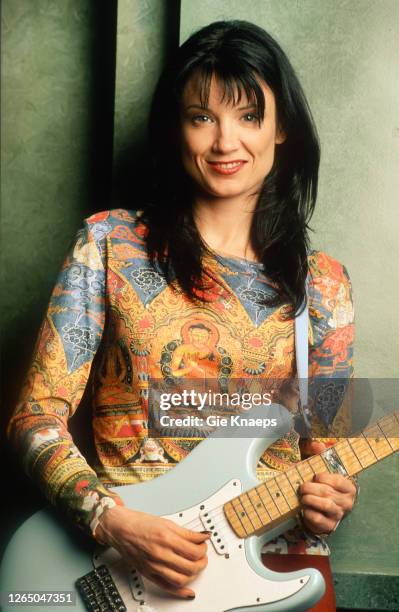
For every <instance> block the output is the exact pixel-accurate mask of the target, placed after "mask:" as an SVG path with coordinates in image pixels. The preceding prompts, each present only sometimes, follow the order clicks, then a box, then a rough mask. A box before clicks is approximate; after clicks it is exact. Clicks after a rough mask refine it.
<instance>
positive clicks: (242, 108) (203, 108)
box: [185, 104, 256, 111]
mask: <svg viewBox="0 0 399 612" xmlns="http://www.w3.org/2000/svg"><path fill="white" fill-rule="evenodd" d="M190 108H199V109H200V110H211V109H210V108H209V106H201V105H200V104H190V106H186V108H185V110H189V109H190ZM251 108H256V104H248V105H247V106H240V108H239V109H237V110H239V111H243V110H249V109H251Z"/></svg>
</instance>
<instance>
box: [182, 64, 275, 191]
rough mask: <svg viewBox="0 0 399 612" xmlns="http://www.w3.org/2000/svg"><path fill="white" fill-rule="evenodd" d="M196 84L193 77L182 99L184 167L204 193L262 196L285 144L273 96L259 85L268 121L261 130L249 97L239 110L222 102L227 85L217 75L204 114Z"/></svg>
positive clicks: (244, 100) (263, 84) (267, 89)
mask: <svg viewBox="0 0 399 612" xmlns="http://www.w3.org/2000/svg"><path fill="white" fill-rule="evenodd" d="M197 83H198V82H197V80H196V78H195V77H193V78H192V79H191V80H190V81H189V82H188V83H187V85H186V87H185V90H184V92H183V97H182V106H181V136H182V162H183V166H184V168H185V170H186V172H187V173H188V174H189V176H190V177H191V178H192V179H193V181H194V183H195V184H196V186H197V187H198V190H199V191H200V192H201V193H202V194H203V193H204V192H205V193H206V194H208V195H210V196H212V197H213V198H233V199H234V200H235V199H237V198H239V199H240V200H241V199H247V197H248V196H253V194H257V193H259V190H260V188H261V186H262V184H263V181H264V179H265V177H266V176H267V175H268V174H269V172H270V170H271V168H272V166H273V160H274V150H275V145H276V144H279V143H281V142H283V141H284V136H283V135H282V134H281V133H280V132H279V130H278V128H277V124H276V107H275V100H274V95H273V92H272V91H271V89H270V88H269V87H268V86H267V85H266V83H264V82H262V81H259V84H260V86H261V88H262V90H263V94H264V96H265V117H264V120H263V122H262V123H261V124H260V125H259V123H258V120H257V115H256V107H255V106H254V105H253V104H251V103H250V102H249V101H248V99H247V98H246V97H245V93H244V94H243V96H242V97H241V100H240V102H239V104H237V105H235V106H233V105H232V104H228V103H227V102H226V101H223V102H222V96H223V85H222V84H221V83H220V81H218V80H217V79H216V78H215V76H213V77H212V80H211V87H210V92H209V100H208V107H207V108H206V109H205V108H204V107H201V103H200V96H199V90H198V85H197ZM250 199H251V198H250ZM254 201H256V200H254Z"/></svg>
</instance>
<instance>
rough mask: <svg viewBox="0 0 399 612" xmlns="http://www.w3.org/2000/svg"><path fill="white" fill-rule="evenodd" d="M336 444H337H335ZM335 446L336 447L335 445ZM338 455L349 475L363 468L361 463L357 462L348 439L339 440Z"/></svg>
mask: <svg viewBox="0 0 399 612" xmlns="http://www.w3.org/2000/svg"><path fill="white" fill-rule="evenodd" d="M337 446H338V445H337ZM335 448H337V447H335ZM337 451H338V456H339V458H340V460H341V461H342V464H343V466H344V468H345V469H346V471H347V472H348V475H349V476H352V475H353V474H357V473H358V472H361V471H362V470H363V467H362V464H361V463H360V462H359V460H358V458H357V456H356V454H355V452H354V451H353V449H352V447H351V446H350V444H349V442H348V440H346V439H345V440H341V441H340V442H339V449H337Z"/></svg>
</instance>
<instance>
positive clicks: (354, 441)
mask: <svg viewBox="0 0 399 612" xmlns="http://www.w3.org/2000/svg"><path fill="white" fill-rule="evenodd" d="M348 442H349V444H350V445H351V447H352V450H353V452H354V453H355V455H356V457H357V459H358V461H359V463H360V465H361V466H362V468H366V467H368V466H369V465H373V463H375V462H376V457H375V455H374V453H373V451H372V450H371V448H370V445H369V444H367V441H366V438H363V437H360V438H348Z"/></svg>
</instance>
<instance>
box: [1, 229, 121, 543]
mask: <svg viewBox="0 0 399 612" xmlns="http://www.w3.org/2000/svg"><path fill="white" fill-rule="evenodd" d="M104 298H105V270H104V265H103V261H102V260H101V257H100V255H99V251H98V249H97V245H96V243H95V241H94V240H93V239H92V237H91V235H90V232H89V229H88V227H87V226H86V227H85V228H84V229H83V230H81V231H80V232H79V233H78V236H77V240H76V242H75V244H74V246H73V248H72V249H71V251H70V253H69V254H68V256H67V258H66V260H65V262H64V265H63V267H62V269H61V272H60V274H59V276H58V279H57V282H56V285H55V287H54V290H53V293H52V296H51V299H50V303H49V306H48V310H47V313H46V316H45V319H44V322H43V324H42V326H41V330H40V333H39V337H38V340H37V343H36V348H35V352H34V356H33V362H32V365H31V368H30V370H29V373H28V376H27V379H26V382H25V385H24V388H23V391H22V394H21V398H20V401H19V403H18V405H17V407H16V409H15V411H14V414H13V416H12V419H11V421H10V423H9V426H8V435H9V437H10V439H11V441H12V444H13V446H14V448H15V449H16V450H17V452H18V454H19V455H20V457H21V458H22V461H23V464H24V468H25V470H26V471H27V473H28V474H29V475H30V476H31V477H32V478H34V479H35V480H36V481H37V482H38V484H39V485H40V487H41V489H42V490H43V492H44V494H45V495H46V497H47V498H48V499H49V500H50V501H51V502H52V503H53V504H56V505H57V506H59V507H60V508H61V509H62V510H63V511H65V512H66V513H67V514H68V515H69V516H70V517H71V518H72V519H73V521H74V522H75V523H77V524H78V525H79V526H80V527H81V528H83V529H84V530H85V531H88V532H89V533H90V532H91V531H93V529H94V528H95V526H96V521H97V519H98V516H99V514H100V513H101V512H102V511H103V509H104V508H106V507H112V506H114V505H115V503H121V502H120V500H119V498H118V497H117V496H116V495H115V494H111V493H110V492H109V491H108V490H107V489H106V488H105V487H104V486H103V485H102V483H101V482H100V481H99V479H98V478H97V476H96V474H95V472H94V471H93V470H92V469H91V468H90V466H89V465H88V463H87V462H86V461H85V459H84V457H83V456H82V455H81V454H80V452H79V450H78V449H77V447H76V446H75V444H74V443H73V440H72V437H71V435H70V433H69V431H68V419H69V417H71V416H72V415H73V414H74V412H75V410H76V408H77V406H78V405H79V402H80V400H81V397H82V395H83V391H84V389H85V386H86V384H87V380H88V377H89V373H90V369H91V365H92V361H93V358H94V355H95V353H96V351H97V349H98V347H99V345H100V341H101V337H102V332H103V327H104Z"/></svg>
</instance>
